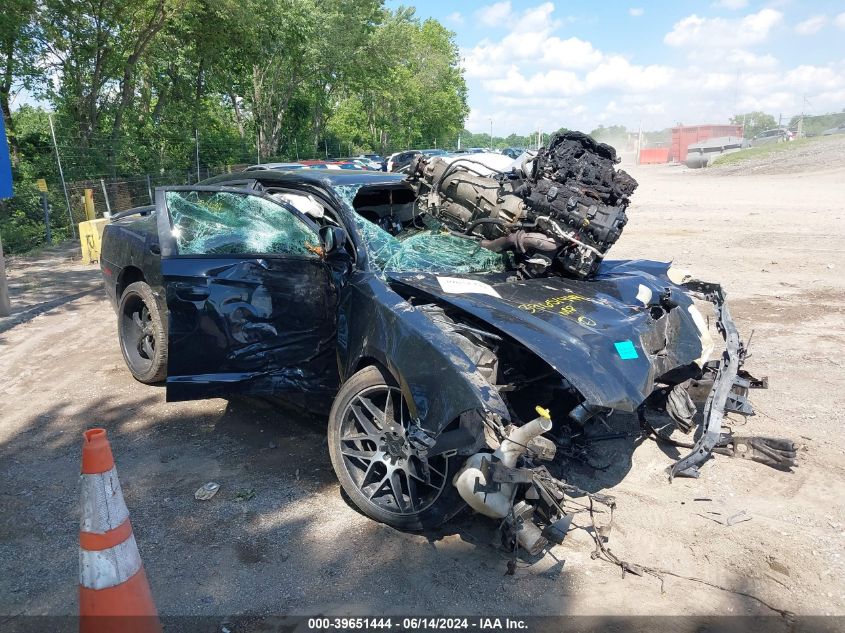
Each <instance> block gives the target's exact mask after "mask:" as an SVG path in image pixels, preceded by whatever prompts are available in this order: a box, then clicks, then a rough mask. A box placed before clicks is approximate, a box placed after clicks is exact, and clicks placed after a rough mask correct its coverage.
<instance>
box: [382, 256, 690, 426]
mask: <svg viewBox="0 0 845 633" xmlns="http://www.w3.org/2000/svg"><path fill="white" fill-rule="evenodd" d="M668 267H669V264H662V263H658V262H606V263H605V264H604V265H603V266H602V268H601V269H600V274H599V276H598V277H597V278H595V279H591V280H588V281H585V280H575V279H564V278H561V277H549V278H542V279H530V280H525V281H507V280H504V279H502V280H500V281H499V282H498V283H496V282H494V281H493V280H492V279H489V278H486V276H475V277H473V276H470V275H467V276H464V278H466V279H473V280H475V281H477V282H481V283H485V284H489V286H490V287H491V288H492V289H493V290H494V291H495V292H496V293H497V294H498V295H500V297H495V296H491V295H489V294H480V293H465V294H451V293H447V292H444V291H443V288H442V286H441V285H440V284H439V283H438V278H437V276H436V275H431V274H416V273H403V274H392V275H390V278H391V280H393V281H394V282H396V283H400V284H403V285H405V286H408V287H411V288H414V289H416V290H420V291H423V292H425V293H426V294H428V295H430V296H432V297H436V299H437V300H438V301H443V302H447V303H449V304H450V305H452V306H455V307H457V308H460V309H461V310H462V311H464V312H466V313H468V314H471V315H473V316H474V317H476V318H478V319H480V320H481V321H483V322H485V323H486V324H489V325H490V326H491V327H493V328H495V329H496V330H498V331H499V332H501V333H502V334H505V335H507V336H508V337H510V338H511V339H513V340H515V341H517V342H518V343H519V344H521V345H523V346H525V347H526V348H528V349H530V350H531V351H532V352H533V353H534V354H535V355H536V356H538V357H539V358H541V359H543V360H544V361H546V362H547V363H548V364H549V366H550V367H552V368H553V369H554V370H555V371H556V372H558V373H559V374H560V375H561V376H564V377H565V378H566V379H567V380H568V381H569V382H570V383H571V384H572V385H573V386H574V387H575V388H576V389H577V390H578V391H579V392H580V393H581V394H582V396H583V397H584V398H585V400H586V401H587V403H588V404H591V405H595V406H600V407H607V408H611V409H619V410H622V411H634V410H635V409H636V408H637V407H638V406H639V405H640V403H642V402H643V400H645V399H646V398H647V397H648V395H649V394H650V393H651V392H652V391H653V390H654V383H655V379H656V378H657V377H660V376H663V375H664V374H666V373H667V372H669V371H671V370H674V369H677V368H679V367H685V366H689V365H692V364H694V363H695V362H696V361H697V360H698V359H699V358H700V357H701V355H702V345H701V339H700V332H699V330H698V328H697V327H696V324H695V322H694V321H693V317H692V316H691V314H690V312H689V311H688V308H689V306H691V305H693V302H692V299H690V298H689V296H687V295H686V294H685V293H684V291H683V289H682V288H680V287H677V286H674V284H672V282H671V281H670V280H669V278H668V277H666V271H667V270H668ZM647 269H651V271H650V272H646V270H647ZM673 286H674V289H675V292H674V293H673V297H675V298H676V301H677V304H678V305H677V306H676V307H674V308H673V309H671V310H669V311H668V312H666V311H664V310H659V311H660V313H661V315H660V317H659V318H657V319H655V318H654V317H653V316H652V311H651V309H650V308H649V307H648V306H646V305H644V304H643V303H642V302H640V301H638V300H637V295H638V294H641V293H642V292H643V291H642V290H641V287H645V288H648V290H649V293H650V294H651V296H653V297H658V296H660V294H661V293H663V292H665V289H666V288H667V287H673Z"/></svg>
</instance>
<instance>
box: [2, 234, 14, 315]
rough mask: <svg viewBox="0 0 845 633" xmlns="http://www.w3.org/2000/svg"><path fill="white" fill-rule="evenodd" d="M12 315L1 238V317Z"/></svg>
mask: <svg viewBox="0 0 845 633" xmlns="http://www.w3.org/2000/svg"><path fill="white" fill-rule="evenodd" d="M11 313H12V305H11V303H10V301H9V286H8V284H7V283H6V259H5V258H4V257H3V238H2V237H0V317H4V316H9V315H10V314H11Z"/></svg>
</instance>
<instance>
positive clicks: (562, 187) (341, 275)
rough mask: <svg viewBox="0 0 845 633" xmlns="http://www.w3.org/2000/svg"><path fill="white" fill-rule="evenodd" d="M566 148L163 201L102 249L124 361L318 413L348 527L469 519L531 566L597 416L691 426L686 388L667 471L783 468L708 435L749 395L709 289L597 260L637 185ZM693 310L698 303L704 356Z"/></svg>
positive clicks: (246, 178) (146, 371)
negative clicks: (564, 477)
mask: <svg viewBox="0 0 845 633" xmlns="http://www.w3.org/2000/svg"><path fill="white" fill-rule="evenodd" d="M572 138H573V137H566V138H563V139H562V140H561V139H557V140H553V142H552V144H550V149H549V150H545V151H546V153H545V154H544V153H542V152H541V154H540V155H539V156H537V157H527V156H526V157H521V158H519V159H516V160H517V161H521V162H519V163H518V165H516V166H512V167H510V168H509V169H505V168H502V166H500V167H495V168H491V167H490V166H489V162H488V163H485V161H484V160H483V157H482V158H479V157H478V155H473V156H472V157H467V158H453V159H443V158H439V157H438V158H430V159H429V158H427V157H422V158H420V159H419V160H418V161H417V162H415V163H414V165H413V166H412V167H413V169H412V173H411V175H410V176H408V177H404V176H399V175H394V174H385V173H374V172H355V171H344V172H337V173H332V172H316V171H308V170H300V171H296V172H281V171H266V172H262V171H251V172H248V173H241V174H228V175H225V176H222V177H219V178H216V179H212V180H210V181H206V182H205V183H203V184H202V185H197V186H182V187H165V188H160V189H158V190H156V204H155V205H154V206H153V207H147V208H143V209H139V210H136V211H135V212H131V213H128V214H125V215H124V217H121V218H118V219H116V220H115V221H113V222H112V223H110V224H109V225H108V226H107V227H106V229H105V233H104V237H103V252H102V262H101V268H102V272H103V277H104V280H105V285H106V289H107V291H108V293H109V295H110V297H111V299H112V300H113V302H114V305H115V307H116V310H117V314H118V324H119V328H118V329H119V337H120V343H121V349H122V351H123V355H124V358H125V359H126V363H127V365H128V367H129V369H130V370H131V371H132V373H133V375H134V376H135V377H136V378H137V379H138V380H141V381H142V382H156V381H160V380H162V379H164V378H166V381H167V398H168V400H171V401H172V400H184V399H192V398H207V397H216V396H226V395H231V394H252V395H272V396H296V395H300V396H301V395H303V394H305V395H306V396H307V397H305V398H304V399H303V402H304V403H305V404H306V405H307V406H311V407H316V406H318V405H319V403H329V402H331V403H332V405H331V411H330V413H329V416H328V444H329V451H330V455H331V460H332V464H333V466H334V469H335V472H336V473H337V476H338V479H339V480H340V483H341V485H342V486H343V488H344V490H345V491H346V493H347V494H348V495H349V497H350V499H351V500H352V501H353V503H354V504H355V505H356V506H357V507H358V508H360V509H361V511H363V512H364V513H366V514H367V515H369V516H370V517H372V518H374V519H376V520H379V521H382V522H385V523H387V524H390V525H392V526H396V527H399V528H403V529H426V528H430V527H433V526H436V525H438V524H440V523H442V522H444V521H446V520H448V519H449V518H450V517H452V516H453V515H454V514H455V513H456V512H457V511H458V510H460V508H461V507H463V506H464V504H468V505H470V506H471V507H472V508H473V509H474V510H476V511H478V512H481V513H483V514H485V515H487V516H490V517H495V518H498V519H504V520H505V523H507V524H508V525H510V526H511V529H512V536H513V538H514V539H516V540H517V541H518V542H519V545H520V546H521V547H523V548H525V549H526V550H528V551H537V550H538V549H539V548H541V547H542V546H543V544H544V543H545V542H546V539H548V538H553V536H552V535H553V534H554V526H555V524H556V522H558V521H560V520H561V518H562V512H563V511H562V510H561V503H560V501H561V499H562V498H563V495H564V494H565V493H566V492H567V488H566V484H565V483H564V482H561V481H559V480H557V479H555V478H554V477H553V476H552V475H551V474H550V473H549V471H548V470H547V469H546V467H545V466H544V465H543V463H542V462H544V461H549V460H551V459H552V458H554V456H555V453H556V447H557V446H558V445H559V444H560V443H562V442H571V441H573V438H577V437H578V436H579V435H582V434H583V433H584V430H585V428H588V427H589V425H591V424H592V423H593V422H595V421H598V420H603V419H604V418H606V416H608V415H610V414H612V413H613V412H614V411H621V412H631V413H633V412H637V413H638V414H639V416H640V420H641V423H642V424H644V425H647V424H648V421H647V419H646V417H645V411H646V409H647V408H648V407H653V408H657V409H660V410H662V411H666V412H668V413H669V415H670V416H671V417H672V418H673V419H674V420H675V421H676V424H677V425H678V427H679V428H681V429H682V430H685V431H692V430H693V429H694V427H695V425H696V422H694V417H695V416H696V411H697V409H698V407H697V405H696V404H695V402H694V399H693V398H694V397H695V396H696V395H697V392H696V390H698V392H700V393H701V394H703V396H704V403H703V411H702V412H700V428H699V431H698V433H697V434H696V435H695V441H694V444H693V445H691V446H692V448H691V449H690V450H689V453H688V454H687V455H686V456H685V457H683V458H682V459H680V460H679V461H678V462H677V463H675V464H674V465H672V466H671V468H670V476H673V475H685V476H697V475H698V470H697V469H698V466H699V465H700V464H701V463H702V462H703V461H705V460H706V459H707V458H708V457H709V455H710V454H711V452H713V450H714V449H721V450H723V451H727V452H731V451H732V452H734V453H739V454H742V456H747V457H752V458H758V459H761V460H764V461H765V460H768V461H769V462H770V463H773V464H775V465H778V466H781V467H788V466H789V465H791V464H792V463H793V462H792V458H793V457H794V451H793V450H792V449H793V447H792V446H791V445H790V444H788V443H785V444H778V443H777V442H771V441H766V440H755V441H756V442H757V443H756V444H754V443H751V442H750V441H748V442H746V441H742V442H739V441H736V438H731V437H730V436H729V435H725V434H723V433H722V429H721V420H722V417H723V416H724V415H725V413H726V412H728V411H735V412H738V413H742V414H746V415H747V414H750V413H751V408H750V405H749V403H748V401H747V392H748V389H749V388H752V387H756V386H763V384H762V382H761V381H757V380H756V379H754V378H753V377H751V376H750V375H749V374H747V373H745V372H744V371H743V370H742V369H741V366H742V364H743V360H744V357H745V354H746V349H745V347H744V345H743V343H742V342H741V341H740V338H739V334H738V332H737V330H736V327H735V326H734V323H733V321H732V320H731V317H730V313H729V311H728V307H727V305H726V303H725V300H724V293H723V291H722V289H721V288H720V287H719V286H718V285H715V284H708V283H703V282H700V281H696V280H694V279H692V278H691V277H689V276H688V275H685V274H684V273H681V272H679V271H676V270H675V269H674V268H672V267H671V266H670V265H669V264H666V263H660V262H652V261H610V260H605V259H604V255H605V253H606V251H607V249H608V248H609V247H610V245H612V243H613V242H615V240H616V239H617V238H618V237H619V234H620V233H621V229H622V227H623V226H624V224H625V219H626V218H625V215H624V213H625V207H626V206H627V196H628V195H630V193H631V192H632V191H633V187H635V186H636V183H635V182H634V181H633V179H631V178H630V177H629V176H627V175H626V174H624V172H616V171H613V170H611V171H610V172H609V171H608V168H607V163H608V161H609V162H610V164H611V165H612V164H613V163H615V162H616V157H615V154H609V153H608V149H609V150H610V152H612V148H607V146H603V147H597V144H591V141H590V142H587V141H585V140H584V139H583V138H580V137H575V140H574V141H573V140H572ZM586 138H589V137H586ZM555 143H557V145H555ZM573 143H576V144H579V145H580V149H578V148H576V147H575V146H574V145H573ZM564 145H566V147H564ZM555 148H558V149H560V152H558V154H559V155H560V156H563V154H566V155H567V156H568V158H566V160H569V161H575V163H576V165H575V167H573V166H572V165H570V166H569V167H567V168H566V169H564V168H563V166H562V165H561V163H559V162H558V163H555V159H554V156H553V155H552V154H553V153H554V152H555V151H556V149H555ZM561 148H562V149H561ZM605 148H607V149H605ZM561 152H562V153H561ZM597 156H598V158H596V157H597ZM502 159H505V160H511V159H509V158H507V157H501V156H500V157H499V158H497V159H495V160H502ZM444 160H453V161H455V162H452V163H443V164H440V163H439V162H436V161H444ZM426 161H430V162H426ZM460 161H464V165H463V166H461V163H460ZM528 161H530V162H531V163H533V164H532V165H530V166H528V165H527V162H528ZM579 161H580V162H579ZM577 165H581V167H577ZM567 170H568V171H567ZM564 172H566V173H564ZM444 174H445V175H444ZM608 174H610V175H608ZM617 177H618V180H617V179H616V178H617ZM608 179H610V180H609V182H608ZM602 188H604V190H602ZM552 189H554V191H552ZM479 192H480V193H479ZM696 300H703V301H708V302H711V303H712V304H713V305H714V306H715V313H714V314H715V324H716V328H717V330H718V331H719V333H720V334H721V335H722V337H723V338H724V351H722V352H721V353H720V354H717V355H716V356H715V358H714V359H711V358H710V356H711V354H712V353H713V350H714V343H713V341H712V339H711V337H710V334H709V332H708V326H707V322H706V320H705V317H704V316H703V315H702V313H701V312H700V311H699V308H698V307H697V306H696ZM165 315H166V316H165ZM315 403H317V404H315ZM544 434H548V436H545V435H544Z"/></svg>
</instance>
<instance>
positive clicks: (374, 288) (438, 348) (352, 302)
mask: <svg viewBox="0 0 845 633" xmlns="http://www.w3.org/2000/svg"><path fill="white" fill-rule="evenodd" d="M337 349H338V363H339V368H340V373H341V378H342V380H346V379H347V378H348V377H349V376H350V375H352V374H353V373H354V372H355V371H356V370H357V369H358V368H359V366H360V365H361V364H362V361H365V360H366V359H374V360H376V361H377V362H378V363H380V364H381V365H382V366H384V367H385V368H386V369H387V370H388V371H389V372H390V373H391V374H392V375H393V377H394V378H395V379H396V381H397V382H398V383H399V385H400V387H401V389H402V392H403V393H404V395H405V398H406V401H407V403H408V407H409V409H410V412H411V415H412V416H414V417H415V418H418V419H419V422H420V426H421V427H422V428H424V429H425V430H426V431H428V432H430V433H432V434H433V435H437V434H439V433H440V432H441V431H442V430H443V429H444V427H445V426H446V425H448V424H449V423H450V422H452V421H453V420H455V419H456V418H458V417H459V416H460V415H461V414H462V413H465V412H467V411H472V410H478V411H479V412H480V413H481V414H482V415H485V416H488V417H489V416H493V417H498V418H499V419H502V420H505V421H507V420H508V417H509V415H508V410H507V406H506V405H505V403H504V401H503V400H502V398H501V396H500V395H499V393H498V392H497V391H496V389H495V388H493V387H492V386H491V385H490V383H489V382H487V381H486V380H485V379H484V377H483V376H482V375H481V374H480V373H479V372H478V371H477V370H476V367H475V365H474V364H473V362H472V361H471V360H470V359H469V358H468V357H467V356H466V354H465V353H464V352H463V351H462V350H461V349H460V348H459V347H458V346H457V345H455V344H454V343H453V342H452V341H450V340H449V339H448V337H447V336H446V335H445V334H444V333H443V332H442V331H441V330H440V329H439V328H438V327H437V326H436V325H435V324H434V323H432V321H431V320H430V319H429V318H428V317H427V316H425V314H423V313H422V312H421V311H419V310H417V309H415V308H414V307H413V306H412V305H411V304H410V303H409V302H407V301H405V300H404V299H403V298H402V297H401V296H399V295H398V294H397V293H395V292H394V291H393V290H391V289H390V287H389V286H388V285H387V284H386V283H385V282H384V280H383V279H382V278H380V277H379V276H377V275H376V274H374V273H365V272H357V273H354V274H353V276H352V278H351V279H350V280H349V282H348V283H347V284H346V286H345V287H344V289H343V291H342V294H341V299H340V306H339V310H338V328H337Z"/></svg>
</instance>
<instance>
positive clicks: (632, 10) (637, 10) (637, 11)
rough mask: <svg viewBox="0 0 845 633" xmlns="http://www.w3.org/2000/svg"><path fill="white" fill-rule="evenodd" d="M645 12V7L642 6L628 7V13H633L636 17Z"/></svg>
mask: <svg viewBox="0 0 845 633" xmlns="http://www.w3.org/2000/svg"><path fill="white" fill-rule="evenodd" d="M643 13H645V9H643V8H642V7H631V8H630V9H628V15H631V16H633V17H635V18H638V17H640V16H641V15H642V14H643Z"/></svg>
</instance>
